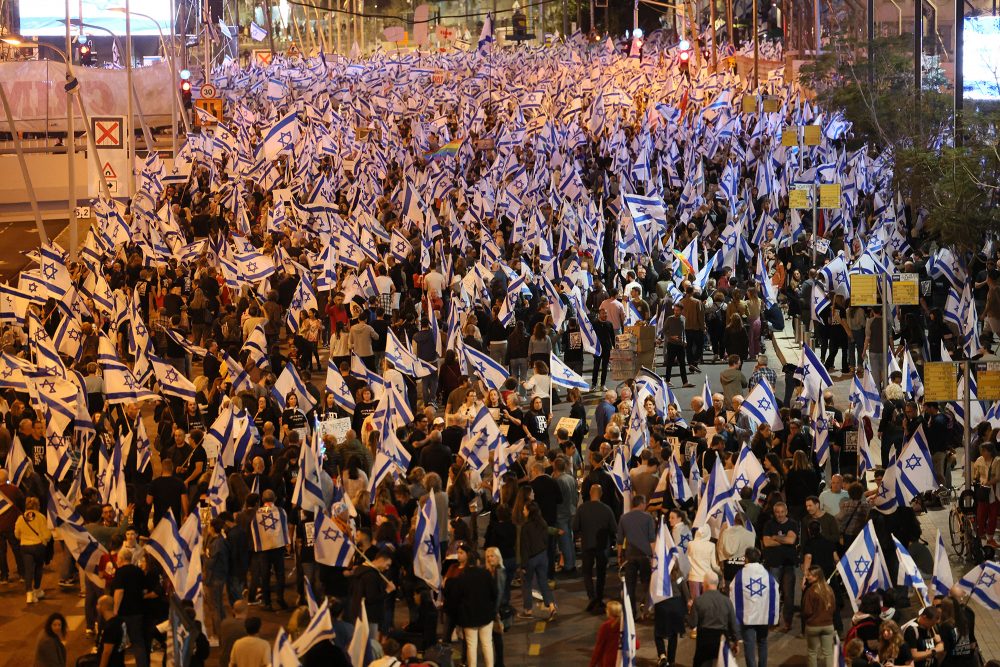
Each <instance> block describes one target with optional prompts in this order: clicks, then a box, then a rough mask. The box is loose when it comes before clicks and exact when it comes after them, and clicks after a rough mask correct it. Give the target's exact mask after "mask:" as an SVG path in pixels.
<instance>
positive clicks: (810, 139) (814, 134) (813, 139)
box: [802, 125, 821, 146]
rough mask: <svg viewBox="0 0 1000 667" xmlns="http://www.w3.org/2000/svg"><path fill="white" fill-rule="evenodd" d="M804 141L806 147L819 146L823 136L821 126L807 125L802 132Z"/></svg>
mask: <svg viewBox="0 0 1000 667" xmlns="http://www.w3.org/2000/svg"><path fill="white" fill-rule="evenodd" d="M802 137H803V141H802V143H804V144H805V145H806V146H819V144H820V140H821V136H820V127H819V125H806V126H805V127H804V128H803V132H802Z"/></svg>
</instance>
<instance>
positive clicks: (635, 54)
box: [628, 28, 642, 58]
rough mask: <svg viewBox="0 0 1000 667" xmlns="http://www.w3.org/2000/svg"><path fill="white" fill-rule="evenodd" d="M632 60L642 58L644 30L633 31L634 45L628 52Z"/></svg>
mask: <svg viewBox="0 0 1000 667" xmlns="http://www.w3.org/2000/svg"><path fill="white" fill-rule="evenodd" d="M628 55H629V57H631V58H641V57H642V30H641V29H639V28H636V29H635V30H633V31H632V45H631V47H630V48H629V52H628Z"/></svg>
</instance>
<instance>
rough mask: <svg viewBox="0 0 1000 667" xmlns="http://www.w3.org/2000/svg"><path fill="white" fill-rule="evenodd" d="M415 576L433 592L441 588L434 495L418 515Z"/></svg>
mask: <svg viewBox="0 0 1000 667" xmlns="http://www.w3.org/2000/svg"><path fill="white" fill-rule="evenodd" d="M413 574H415V575H416V576H418V577H420V578H421V579H423V580H424V581H425V582H427V585H428V586H430V587H431V589H433V590H438V589H440V588H441V543H440V542H439V540H438V512H437V505H436V502H435V500H434V494H433V493H428V494H427V499H426V500H425V501H424V503H423V505H422V506H421V507H420V514H419V515H417V529H416V532H415V533H414V536H413Z"/></svg>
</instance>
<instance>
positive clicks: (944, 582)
mask: <svg viewBox="0 0 1000 667" xmlns="http://www.w3.org/2000/svg"><path fill="white" fill-rule="evenodd" d="M954 585H955V578H954V576H952V574H951V563H949V562H948V552H947V551H945V550H944V537H942V536H941V529H940V528H938V531H937V539H936V540H934V571H933V573H931V586H933V587H934V592H935V593H937V594H938V595H948V592H949V591H950V590H951V587H952V586H954Z"/></svg>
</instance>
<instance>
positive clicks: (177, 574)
mask: <svg viewBox="0 0 1000 667" xmlns="http://www.w3.org/2000/svg"><path fill="white" fill-rule="evenodd" d="M185 547H186V545H185V544H184V540H183V539H181V534H180V531H179V530H178V528H177V522H176V521H175V520H174V513H173V511H171V510H168V511H167V513H166V515H165V516H164V517H163V518H162V519H160V522H159V523H158V524H156V527H155V528H153V532H152V533H150V534H149V541H148V542H147V543H146V553H147V554H149V555H150V556H152V557H153V558H155V559H156V562H158V563H159V564H160V566H161V567H162V568H163V572H164V573H165V574H166V575H167V578H169V579H170V583H171V584H173V586H174V588H175V589H177V590H181V589H183V588H184V586H185V583H186V581H185V579H186V575H187V568H188V558H189V554H188V553H187V549H186V548H185Z"/></svg>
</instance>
